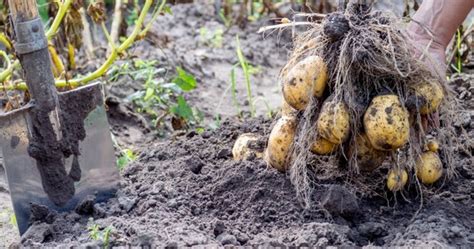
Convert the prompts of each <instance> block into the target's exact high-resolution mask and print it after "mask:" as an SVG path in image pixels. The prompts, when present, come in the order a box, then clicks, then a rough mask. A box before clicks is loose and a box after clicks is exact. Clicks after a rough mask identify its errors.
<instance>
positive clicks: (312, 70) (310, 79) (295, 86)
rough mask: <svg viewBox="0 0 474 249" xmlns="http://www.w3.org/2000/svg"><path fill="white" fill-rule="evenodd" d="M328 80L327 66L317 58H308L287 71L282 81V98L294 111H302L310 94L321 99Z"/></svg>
mask: <svg viewBox="0 0 474 249" xmlns="http://www.w3.org/2000/svg"><path fill="white" fill-rule="evenodd" d="M327 80H328V75H327V66H326V63H324V61H323V59H322V58H321V57H319V56H308V57H306V58H305V59H303V60H302V61H300V62H298V63H297V64H296V65H295V66H294V67H293V68H292V69H290V70H289V72H288V74H287V75H286V77H284V79H283V97H284V98H285V100H286V102H287V103H288V104H289V105H290V106H292V107H293V108H295V109H296V110H299V111H301V110H304V109H305V108H306V106H307V105H308V103H309V100H310V98H311V94H312V95H314V96H316V97H321V96H322V95H323V93H324V90H325V89H326V84H327Z"/></svg>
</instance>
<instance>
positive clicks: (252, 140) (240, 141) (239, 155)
mask: <svg viewBox="0 0 474 249" xmlns="http://www.w3.org/2000/svg"><path fill="white" fill-rule="evenodd" d="M259 141H261V138H260V136H258V135H256V134H253V133H245V134H242V135H240V136H239V137H238V138H237V140H236V141H235V144H234V147H233V148H232V155H233V156H234V160H237V161H241V160H246V159H248V158H249V157H251V156H252V155H255V156H256V157H257V158H262V157H263V153H262V151H259V150H258V148H257V147H258V143H259Z"/></svg>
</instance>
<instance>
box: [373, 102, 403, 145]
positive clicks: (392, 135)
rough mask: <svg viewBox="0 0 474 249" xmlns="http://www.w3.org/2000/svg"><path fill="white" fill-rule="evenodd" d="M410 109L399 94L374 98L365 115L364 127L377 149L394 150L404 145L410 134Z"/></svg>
mask: <svg viewBox="0 0 474 249" xmlns="http://www.w3.org/2000/svg"><path fill="white" fill-rule="evenodd" d="M408 116H409V114H408V111H407V110H406V109H405V108H404V107H403V106H402V105H401V103H400V100H399V99H398V96H397V95H381V96H377V97H375V98H374V99H373V100H372V103H371V104H370V106H369V108H368V109H367V111H366V113H365V115H364V128H365V132H366V134H367V138H368V139H369V141H370V143H371V144H372V146H373V147H374V148H375V149H377V150H386V151H389V150H394V149H398V148H400V147H402V146H404V145H405V144H406V143H407V142H408V139H409V136H410V123H409V117H408Z"/></svg>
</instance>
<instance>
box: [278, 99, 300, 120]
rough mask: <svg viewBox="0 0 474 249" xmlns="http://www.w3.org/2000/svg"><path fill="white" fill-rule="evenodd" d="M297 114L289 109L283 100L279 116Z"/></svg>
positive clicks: (293, 109) (296, 111) (291, 108)
mask: <svg viewBox="0 0 474 249" xmlns="http://www.w3.org/2000/svg"><path fill="white" fill-rule="evenodd" d="M297 113H298V110H296V109H295V108H293V107H291V105H289V104H288V103H286V101H285V100H283V105H282V106H281V116H282V117H285V116H295V115H296V114H297Z"/></svg>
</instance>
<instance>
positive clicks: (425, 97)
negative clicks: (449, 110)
mask: <svg viewBox="0 0 474 249" xmlns="http://www.w3.org/2000/svg"><path fill="white" fill-rule="evenodd" d="M414 88H415V93H416V96H417V97H418V98H421V99H422V103H423V105H422V106H420V107H419V108H420V113H421V114H425V115H426V114H430V113H433V112H435V111H436V110H437V109H438V107H439V105H440V104H441V102H442V101H443V98H444V93H443V88H442V87H441V85H440V84H439V83H437V82H436V83H421V84H418V85H416V86H414Z"/></svg>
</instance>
